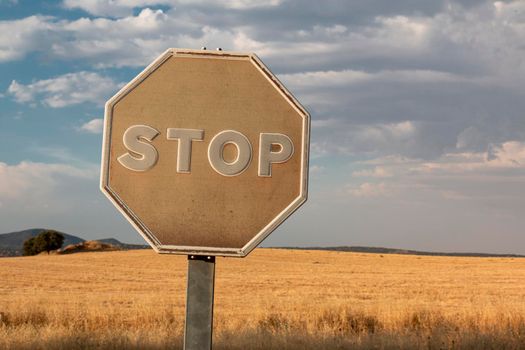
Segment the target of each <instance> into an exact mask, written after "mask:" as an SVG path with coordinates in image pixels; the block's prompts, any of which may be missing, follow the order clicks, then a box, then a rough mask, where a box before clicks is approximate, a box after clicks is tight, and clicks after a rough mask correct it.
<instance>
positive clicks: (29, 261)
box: [0, 249, 525, 349]
mask: <svg viewBox="0 0 525 350" xmlns="http://www.w3.org/2000/svg"><path fill="white" fill-rule="evenodd" d="M186 269H187V262H186V258H185V257H184V256H166V255H157V254H155V253H154V252H153V251H150V250H144V251H122V252H103V253H102V252H100V253H79V254H72V255H62V256H35V257H23V258H2V259H0V281H1V284H0V349H168V348H170V349H171V348H181V346H182V333H183V322H184V302H185V283H186ZM214 323H215V330H214V344H215V348H217V349H348V348H352V349H354V348H355V349H370V348H377V349H411V348H415V349H416V348H417V349H419V348H426V349H449V348H450V349H525V259H518V258H515V259H513V258H451V257H427V256H402V255H379V254H356V253H343V252H322V251H297V250H295V251H294V250H274V249H256V250H255V251H254V252H253V253H252V254H251V255H250V256H249V257H248V258H245V259H233V258H219V259H217V270H216V294H215V319H214Z"/></svg>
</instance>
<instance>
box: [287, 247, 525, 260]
mask: <svg viewBox="0 0 525 350" xmlns="http://www.w3.org/2000/svg"><path fill="white" fill-rule="evenodd" d="M281 249H301V250H329V251H336V252H354V253H375V254H406V255H427V256H464V257H487V258H490V257H495V258H525V255H519V254H491V253H456V252H453V253H443V252H425V251H419V250H409V249H396V248H383V247H361V246H337V247H286V248H281Z"/></svg>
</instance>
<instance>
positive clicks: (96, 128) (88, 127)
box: [79, 118, 104, 134]
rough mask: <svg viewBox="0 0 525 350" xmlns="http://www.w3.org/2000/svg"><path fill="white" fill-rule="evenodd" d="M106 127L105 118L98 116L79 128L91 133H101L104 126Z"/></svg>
mask: <svg viewBox="0 0 525 350" xmlns="http://www.w3.org/2000/svg"><path fill="white" fill-rule="evenodd" d="M103 127H104V119H101V118H97V119H92V120H90V121H88V122H87V123H84V124H82V126H81V127H80V128H79V130H81V131H85V132H87V133H90V134H101V133H102V128H103Z"/></svg>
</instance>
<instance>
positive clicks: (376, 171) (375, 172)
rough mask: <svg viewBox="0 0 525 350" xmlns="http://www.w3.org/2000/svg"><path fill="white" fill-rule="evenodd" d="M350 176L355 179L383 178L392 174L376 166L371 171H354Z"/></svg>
mask: <svg viewBox="0 0 525 350" xmlns="http://www.w3.org/2000/svg"><path fill="white" fill-rule="evenodd" d="M352 176H357V177H372V178H385V177H391V176H393V174H392V172H391V171H390V170H388V169H387V168H385V167H382V166H376V167H374V168H373V169H365V170H359V171H354V172H353V173H352Z"/></svg>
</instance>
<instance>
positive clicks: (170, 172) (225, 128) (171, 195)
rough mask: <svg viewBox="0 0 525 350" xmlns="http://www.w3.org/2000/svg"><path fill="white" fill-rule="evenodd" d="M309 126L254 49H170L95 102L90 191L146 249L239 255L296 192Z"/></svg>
mask: <svg viewBox="0 0 525 350" xmlns="http://www.w3.org/2000/svg"><path fill="white" fill-rule="evenodd" d="M309 130H310V117H309V115H308V113H307V112H306V110H305V109H304V108H303V107H302V106H301V105H300V104H299V102H298V101H297V100H296V99H295V98H294V97H293V96H292V94H291V93H290V92H288V90H286V88H285V87H284V86H283V85H282V84H281V83H280V82H279V81H278V80H277V78H276V77H275V76H274V75H273V74H272V73H271V72H270V70H269V69H268V68H266V66H264V64H263V63H262V62H261V61H260V59H259V58H258V57H257V56H256V55H255V54H252V53H238V52H226V51H216V52H212V51H205V50H186V49H170V50H167V51H166V52H165V53H164V54H162V55H161V56H160V57H158V58H157V59H156V60H155V61H154V62H153V63H152V64H151V65H150V66H148V67H147V68H146V69H145V70H144V71H143V72H142V73H140V74H139V75H138V76H137V77H136V78H135V79H133V80H132V81H131V82H130V83H129V84H127V85H126V86H125V87H124V88H122V90H120V91H119V92H118V93H117V94H116V95H115V96H113V97H112V98H111V99H110V100H109V101H108V102H107V103H106V112H105V121H104V140H103V151H102V173H101V189H102V191H103V192H104V194H105V195H106V196H107V197H108V198H109V199H110V200H111V201H112V202H113V204H114V205H115V206H116V207H117V208H118V209H120V211H121V212H122V214H123V215H124V216H125V217H126V218H127V219H128V220H129V221H130V222H131V223H132V224H133V226H134V227H135V228H136V229H137V230H138V232H139V233H141V234H142V236H143V237H144V238H145V239H146V241H147V242H148V243H149V244H150V245H151V246H152V247H153V248H154V249H155V250H156V251H157V252H160V253H181V254H209V255H223V256H245V255H247V254H248V253H249V252H250V251H251V250H252V249H254V248H255V247H256V246H257V245H258V244H259V243H260V242H261V241H262V240H263V239H264V238H266V237H267V236H268V235H269V234H270V233H271V232H272V231H273V230H274V229H275V228H276V227H277V226H278V225H279V224H281V223H282V222H283V221H284V220H285V219H286V218H287V217H288V216H289V215H290V214H292V213H293V212H294V211H295V210H296V209H297V208H298V207H299V206H300V205H301V204H302V203H304V202H305V201H306V196H307V186H308V182H307V179H308V150H309Z"/></svg>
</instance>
